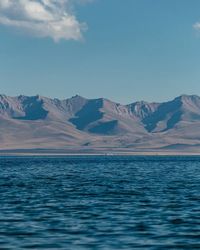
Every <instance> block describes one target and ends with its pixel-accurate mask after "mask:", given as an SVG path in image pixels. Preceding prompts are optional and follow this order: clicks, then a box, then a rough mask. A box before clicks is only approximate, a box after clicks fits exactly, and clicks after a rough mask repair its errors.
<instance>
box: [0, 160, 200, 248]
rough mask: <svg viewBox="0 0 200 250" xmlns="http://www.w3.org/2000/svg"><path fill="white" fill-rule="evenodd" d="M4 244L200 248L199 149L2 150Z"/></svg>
mask: <svg viewBox="0 0 200 250" xmlns="http://www.w3.org/2000/svg"><path fill="white" fill-rule="evenodd" d="M0 249H15V250H17V249H65V250H68V249H69V250H79V249H80V250H82V249H94V250H96V249H105V250H110V249H111V250H112V249H113V250H117V249H148V250H149V249H200V157H198V156H196V157H191V156H187V157H183V156H179V157H175V156H171V157H166V156H165V157H160V156H155V157H152V156H145V157H143V156H138V157H137V156H105V157H104V156H74V157H72V156H69V157H0Z"/></svg>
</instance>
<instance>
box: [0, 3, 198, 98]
mask: <svg viewBox="0 0 200 250" xmlns="http://www.w3.org/2000/svg"><path fill="white" fill-rule="evenodd" d="M3 1H5V4H6V0H2V3H3ZM7 1H9V0H7ZM44 1H45V0H44ZM46 1H47V0H46ZM51 1H52V2H53V0H50V1H49V0H48V1H47V2H51ZM70 1H71V3H70V6H65V8H66V9H65V10H64V12H59V11H57V12H56V15H54V16H53V18H54V17H55V18H57V19H56V20H58V15H59V13H60V15H63V16H64V17H66V18H70V21H71V22H72V23H70V27H68V26H67V25H68V24H69V22H68V21H69V20H67V19H66V22H65V23H62V24H61V23H60V22H61V21H60V20H64V19H63V18H62V19H59V25H60V26H59V27H61V28H60V29H59V33H58V32H57V31H56V30H55V29H54V27H52V29H49V30H48V31H47V30H45V26H44V25H43V24H44V22H43V19H44V18H46V19H45V25H46V23H47V21H46V20H47V19H48V21H49V20H50V18H52V15H51V17H49V16H48V15H47V14H48V13H44V11H43V10H42V9H40V8H38V7H39V6H33V7H34V10H38V15H39V18H41V16H42V15H44V16H42V18H43V19H42V20H40V22H41V23H40V26H38V27H36V26H33V25H35V24H36V22H35V19H36V18H38V16H31V17H30V16H28V15H27V12H24V10H22V9H20V8H18V6H16V4H15V6H9V8H8V7H7V9H5V6H3V5H2V6H1V5H0V37H1V39H0V58H1V60H0V92H1V93H3V94H7V95H12V96H13V95H18V94H26V95H35V94H41V95H45V96H50V97H59V98H66V97H70V96H72V95H75V94H79V95H82V96H85V97H88V98H96V97H106V98H109V99H112V100H114V101H118V102H121V103H130V102H132V101H135V100H147V101H165V100H169V99H171V98H173V97H175V96H178V95H180V94H198V95H200V31H199V30H198V29H199V26H198V21H200V1H199V0H190V1H189V0H93V1H86V0H81V2H82V3H77V2H78V1H77V0H74V1H73V0H70ZM79 1H80V0H79ZM21 2H30V1H29V0H16V3H18V4H19V5H20V3H21ZM35 2H40V1H39V0H38V1H37V0H35ZM74 2H76V3H74ZM83 2H84V3H83ZM72 5H73V10H72V8H71V7H72ZM31 7H32V6H31ZM36 7H37V8H36ZM16 8H17V11H13V9H14V10H16ZM53 10H54V9H53ZM26 11H27V10H26ZM28 11H29V12H28V14H32V13H30V8H29V9H28ZM13 13H14V14H13ZM35 13H36V11H35V12H34V15H35ZM25 14H26V15H25ZM36 14H37V13H36ZM51 14H52V13H51ZM22 17H23V18H22ZM34 18H35V19H34ZM22 19H23V20H24V22H23V23H22V21H21V20H22ZM36 21H37V20H36ZM49 22H50V21H49ZM37 23H38V22H37ZM83 23H84V25H83ZM195 24H196V26H195V27H196V28H195V27H194V25H195ZM42 25H43V26H42ZM61 25H62V26H61ZM86 25H87V28H86ZM69 29H70V30H69Z"/></svg>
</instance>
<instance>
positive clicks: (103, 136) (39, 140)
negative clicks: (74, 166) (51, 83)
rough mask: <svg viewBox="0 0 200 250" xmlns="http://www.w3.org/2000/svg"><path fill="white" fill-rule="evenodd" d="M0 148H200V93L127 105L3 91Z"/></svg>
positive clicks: (161, 149)
mask: <svg viewBox="0 0 200 250" xmlns="http://www.w3.org/2000/svg"><path fill="white" fill-rule="evenodd" d="M0 150H1V151H6V150H8V151H9V150H15V151H17V150H30V151H31V150H38V151H42V150H43V151H45V150H47V151H52V152H56V151H58V152H117V151H119V152H133V151H136V152H139V151H140V152H146V151H154V152H155V151H156V152H157V151H158V152H159V151H188V152H197V153H198V152H200V97H199V96H197V95H181V96H179V97H176V98H175V99H173V100H171V101H168V102H163V103H157V102H153V103H149V102H145V101H139V102H133V103H131V104H128V105H122V104H120V103H116V102H113V101H110V100H108V99H105V98H99V99H86V98H84V97H81V96H79V95H76V96H74V97H72V98H69V99H65V100H60V99H56V98H55V99H51V98H47V97H43V96H39V95H36V96H24V95H20V96H17V97H9V96H6V95H0Z"/></svg>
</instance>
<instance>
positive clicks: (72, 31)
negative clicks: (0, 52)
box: [0, 0, 91, 41]
mask: <svg viewBox="0 0 200 250" xmlns="http://www.w3.org/2000/svg"><path fill="white" fill-rule="evenodd" d="M89 1H91V0H0V25H5V26H10V27H14V28H16V29H19V30H22V31H25V32H27V33H29V34H31V35H34V36H37V37H51V38H53V39H54V41H59V40H60V39H65V40H70V39H73V40H79V39H81V38H82V32H83V31H84V30H85V28H86V24H84V23H80V22H79V21H78V20H77V18H76V16H75V15H74V14H73V11H72V6H73V4H75V3H78V2H79V3H86V2H89Z"/></svg>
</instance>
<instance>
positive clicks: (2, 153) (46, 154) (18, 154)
mask: <svg viewBox="0 0 200 250" xmlns="http://www.w3.org/2000/svg"><path fill="white" fill-rule="evenodd" d="M6 156H7V157H9V156H13V157H26V156H27V157H28V156H33V157H34V156H44V157H59V156H60V157H65V156H66V157H67V156H80V157H81V156H104V157H106V156H107V157H109V156H110V157H112V156H113V157H114V156H121V157H123V156H200V152H188V151H157V152H155V151H132V152H125V151H124V152H121V151H115V152H109V153H108V152H62V151H61V152H59V151H56V152H53V151H46V152H38V151H32V150H30V151H28V150H27V151H26V150H25V151H23V150H22V151H17V152H16V151H15V150H13V151H12V150H0V157H6Z"/></svg>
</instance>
